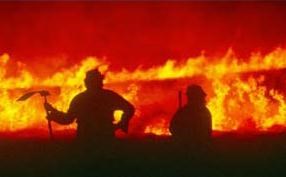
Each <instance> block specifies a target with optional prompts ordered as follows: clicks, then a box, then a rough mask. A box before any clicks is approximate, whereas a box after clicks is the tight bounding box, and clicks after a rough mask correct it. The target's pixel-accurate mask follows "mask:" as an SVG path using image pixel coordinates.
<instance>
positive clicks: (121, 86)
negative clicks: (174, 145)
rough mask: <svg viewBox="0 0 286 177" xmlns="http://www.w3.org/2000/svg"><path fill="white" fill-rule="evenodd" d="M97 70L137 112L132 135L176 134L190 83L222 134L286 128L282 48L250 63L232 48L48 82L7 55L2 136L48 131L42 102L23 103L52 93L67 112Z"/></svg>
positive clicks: (0, 89) (0, 74)
mask: <svg viewBox="0 0 286 177" xmlns="http://www.w3.org/2000/svg"><path fill="white" fill-rule="evenodd" d="M51 60H52V59H51ZM94 67H99V69H100V70H101V71H102V72H104V73H105V75H106V78H105V87H106V88H109V89H112V90H115V91H116V92H118V93H120V94H122V95H123V96H124V97H125V98H126V99H128V100H129V101H130V102H132V103H133V104H134V105H135V107H136V115H135V116H134V118H133V119H132V121H131V122H130V132H129V134H130V135H142V134H149V133H150V134H156V135H170V133H169V130H168V126H169V122H170V119H171V117H172V115H173V114H174V112H175V111H176V109H177V106H178V99H177V95H178V91H180V90H182V91H183V92H184V90H185V88H186V86H187V85H188V84H191V83H196V84H200V85H202V87H203V88H204V89H205V91H206V92H207V93H208V97H207V106H208V108H209V109H210V111H211V113H212V117H213V128H214V129H215V130H219V131H239V132H261V131H282V130H284V129H285V127H286V103H285V95H284V94H285V87H284V86H283V85H285V79H286V71H285V68H286V49H284V48H277V49H275V50H273V51H271V52H270V53H268V54H266V55H262V54H260V53H253V54H252V55H251V56H250V57H249V58H238V57H237V56H236V55H235V54H234V52H233V51H232V50H231V49H229V50H228V52H227V53H226V54H225V55H224V56H221V57H213V58H210V57H208V56H205V55H204V54H201V55H200V56H197V57H193V58H189V59H187V60H185V61H181V62H177V61H176V60H167V61H166V62H165V63H164V64H163V65H157V66H153V67H150V68H144V69H142V68H140V67H138V68H136V69H133V70H127V69H124V68H122V69H121V70H119V71H113V70H111V69H109V63H108V62H107V61H106V60H105V59H100V58H96V57H87V58H84V59H82V61H81V62H79V63H77V64H74V65H73V66H72V67H68V68H64V69H61V70H59V71H58V72H55V73H53V74H51V75H49V77H40V76H37V75H35V74H32V72H30V71H29V70H28V69H27V65H26V64H25V63H23V62H20V61H18V60H17V59H15V58H11V57H10V56H9V54H6V53H4V54H2V55H1V56H0V132H19V131H23V130H28V129H36V130H39V131H41V130H47V123H46V119H45V111H44V109H43V106H42V104H43V100H42V98H40V97H38V96H34V97H33V98H31V99H29V100H27V101H26V102H21V103H20V102H16V100H17V98H19V97H20V96H21V95H22V94H24V93H26V92H28V91H32V90H38V89H47V90H49V91H50V92H51V96H50V97H49V98H48V100H49V102H51V103H52V104H54V105H55V107H57V108H58V109H60V110H63V111H66V110H67V109H68V106H69V103H70V101H71V99H72V98H73V97H74V96H75V95H76V94H77V93H79V92H81V91H83V90H84V89H85V88H84V85H83V79H84V77H85V72H86V71H87V70H89V69H92V68H94ZM184 102H185V100H184ZM119 119H120V112H116V113H115V122H117V121H118V120H119ZM53 126H54V129H55V130H56V131H68V130H74V129H75V124H72V125H69V126H59V125H56V124H53ZM31 136H33V135H31Z"/></svg>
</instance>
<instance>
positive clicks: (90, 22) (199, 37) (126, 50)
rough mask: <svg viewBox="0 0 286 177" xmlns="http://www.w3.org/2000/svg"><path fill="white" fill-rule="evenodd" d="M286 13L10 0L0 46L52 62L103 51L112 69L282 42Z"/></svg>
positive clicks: (280, 5) (254, 7)
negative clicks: (61, 58) (63, 57)
mask: <svg viewBox="0 0 286 177" xmlns="http://www.w3.org/2000/svg"><path fill="white" fill-rule="evenodd" d="M285 19H286V3H285V2H275V3H271V2H234V3H233V2H183V3H176V2H165V3H162V2H156V3H151V2H144V3H139V2H133V3H132V2H129V3H128V2H127V3H119V2H100V3H98V2H97V3H94V2H73V3H71V2H70V3H67V2H62V3H55V2H54V3H52V2H48V3H35V2H32V3H17V2H14V3H11V2H8V3H0V23H1V24H0V53H3V52H7V53H9V54H10V55H11V56H12V57H13V58H17V59H18V60H21V61H24V62H25V63H28V65H30V66H33V67H35V66H37V65H38V64H39V63H41V65H44V66H48V67H54V68H59V67H62V66H67V65H69V64H71V63H75V62H77V61H79V60H81V59H82V58H84V57H86V56H90V55H93V56H98V57H103V56H105V57H106V58H107V60H108V61H109V62H110V63H111V67H112V68H114V69H116V68H121V67H127V68H134V67H136V66H138V65H144V66H146V67H148V66H151V65H153V64H160V63H163V62H164V61H165V60H166V59H169V58H173V59H178V60H182V59H185V58H188V57H190V56H197V55H199V54H200V53H201V51H202V50H205V51H206V54H207V55H220V54H222V53H224V52H225V51H226V50H227V48H229V47H233V49H234V50H235V51H236V53H237V54H238V55H240V56H248V55H249V54H250V53H251V52H252V51H261V52H264V53H265V52H269V51H271V50H273V49H274V48H275V47H277V46H285V43H286V23H285V22H286V20H285ZM62 56H65V57H66V58H67V60H66V61H59V60H56V58H59V57H62ZM39 69H42V67H39Z"/></svg>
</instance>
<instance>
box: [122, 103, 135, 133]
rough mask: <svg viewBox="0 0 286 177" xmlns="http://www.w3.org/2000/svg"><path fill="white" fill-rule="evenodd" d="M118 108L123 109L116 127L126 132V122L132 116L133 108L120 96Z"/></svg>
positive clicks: (127, 122)
mask: <svg viewBox="0 0 286 177" xmlns="http://www.w3.org/2000/svg"><path fill="white" fill-rule="evenodd" d="M119 103H120V104H119V109H120V110H122V111H123V114H122V117H121V121H120V122H119V123H118V128H120V129H122V130H123V131H124V132H126V133H127V132H128V124H129V121H130V119H131V118H132V117H133V115H134V112H135V108H134V106H133V105H132V104H131V103H129V102H128V101H127V100H125V99H123V98H121V99H120V102H119Z"/></svg>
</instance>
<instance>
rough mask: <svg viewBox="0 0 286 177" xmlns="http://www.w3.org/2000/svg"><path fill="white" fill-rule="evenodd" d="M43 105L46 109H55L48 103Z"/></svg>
mask: <svg viewBox="0 0 286 177" xmlns="http://www.w3.org/2000/svg"><path fill="white" fill-rule="evenodd" d="M44 107H45V109H46V110H47V111H53V110H54V109H55V108H53V106H52V105H51V104H50V103H44Z"/></svg>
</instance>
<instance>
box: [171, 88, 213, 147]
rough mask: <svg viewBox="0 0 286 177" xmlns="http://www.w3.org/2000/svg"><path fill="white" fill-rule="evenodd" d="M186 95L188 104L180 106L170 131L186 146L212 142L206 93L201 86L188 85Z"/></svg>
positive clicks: (176, 139)
mask: <svg viewBox="0 0 286 177" xmlns="http://www.w3.org/2000/svg"><path fill="white" fill-rule="evenodd" d="M186 95H187V98H188V101H187V104H186V105H184V106H179V109H178V110H177V112H176V113H175V115H174V116H173V118H172V120H171V124H170V132H171V133H172V138H173V140H174V141H175V142H176V143H178V144H180V145H182V146H185V147H186V148H192V147H193V148H195V147H197V148H199V147H202V146H205V145H207V144H208V143H209V142H210V138H211V132H212V122H211V113H210V111H209V110H208V108H207V107H206V106H205V104H206V101H205V97H206V93H205V92H204V91H203V89H202V88H201V87H200V86H198V85H190V86H188V88H187V93H186ZM179 99H180V96H179ZM179 105H181V104H179Z"/></svg>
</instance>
